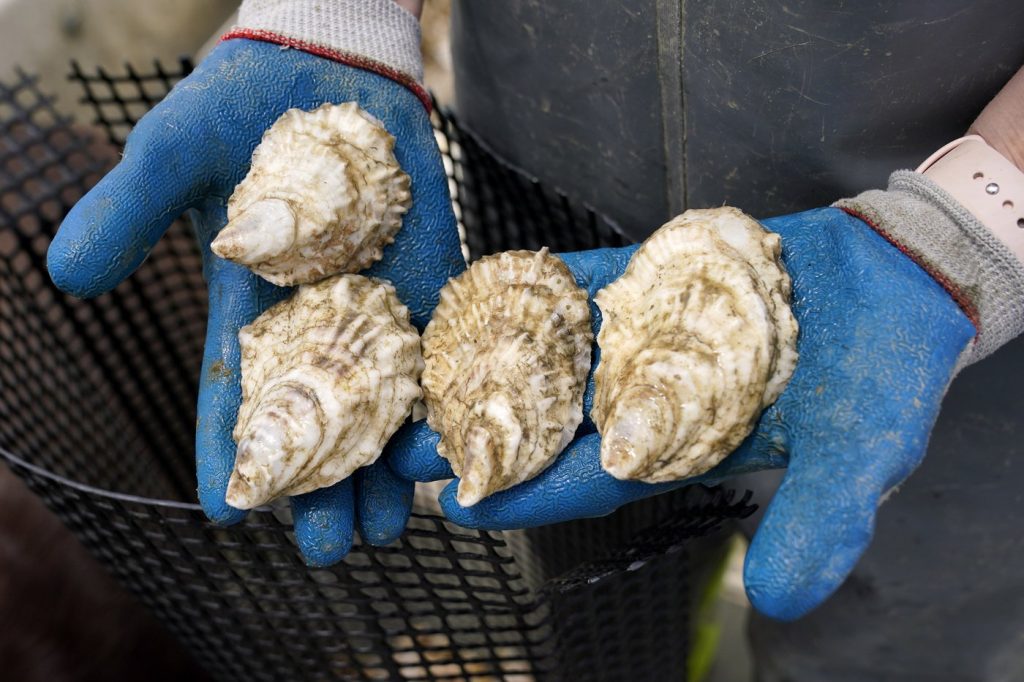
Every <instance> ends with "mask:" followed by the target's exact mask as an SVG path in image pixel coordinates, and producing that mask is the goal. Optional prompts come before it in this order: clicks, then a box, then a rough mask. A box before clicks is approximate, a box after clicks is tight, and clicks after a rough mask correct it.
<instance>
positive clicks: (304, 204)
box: [210, 102, 412, 286]
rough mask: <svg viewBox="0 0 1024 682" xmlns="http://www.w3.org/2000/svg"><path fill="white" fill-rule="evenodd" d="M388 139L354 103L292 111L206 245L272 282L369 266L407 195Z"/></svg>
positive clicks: (394, 228) (261, 149)
mask: <svg viewBox="0 0 1024 682" xmlns="http://www.w3.org/2000/svg"><path fill="white" fill-rule="evenodd" d="M394 146H395V138H393V137H392V136H391V135H390V134H389V133H388V131H387V130H385V129H384V126H383V125H382V124H381V123H380V121H378V120H377V119H375V118H374V117H373V116H371V115H370V114H368V113H366V112H365V111H363V110H362V109H360V108H359V106H358V105H357V104H356V103H355V102H346V103H344V104H324V105H323V106H321V107H319V108H318V109H314V110H313V111H302V110H301V109H289V110H288V111H286V112H285V113H284V114H283V115H282V116H281V117H280V118H279V119H277V121H276V122H275V123H274V125H272V126H271V127H270V128H269V129H268V130H267V132H266V133H264V135H263V140H262V141H261V142H260V143H259V145H258V146H257V147H256V150H255V151H254V152H253V155H252V166H251V167H250V169H249V174H248V175H246V176H245V178H244V179H243V180H242V182H240V183H239V184H238V186H237V187H235V191H234V193H233V194H232V195H231V198H230V199H229V200H228V224H227V225H226V226H225V227H224V229H222V230H221V231H220V234H218V235H217V238H216V239H214V240H213V243H212V244H211V245H210V248H212V249H213V252H214V253H215V254H217V255H218V256H220V257H221V258H226V259H227V260H230V261H234V262H236V263H240V264H242V265H245V266H246V267H248V268H249V269H250V270H252V271H253V272H255V273H256V274H258V275H259V276H260V277H263V278H264V279H266V280H268V281H270V282H272V283H274V284H277V285H279V286H291V285H294V284H306V283H309V282H315V281H316V280H318V279H323V278H324V277H329V276H330V275H334V274H337V273H341V272H349V273H351V272H358V271H359V270H362V269H364V268H366V267H368V266H369V265H370V264H372V263H373V262H374V261H377V260H380V258H381V255H382V249H383V247H384V246H385V245H386V244H390V243H391V242H392V241H394V238H395V234H396V233H397V232H398V230H399V229H400V228H401V227H402V216H403V214H404V213H405V212H406V211H407V210H408V209H409V205H410V204H411V202H412V195H411V193H410V191H409V176H408V175H406V174H405V173H404V172H402V169H401V168H400V167H399V165H398V161H397V160H396V159H395V155H394V153H393V150H394Z"/></svg>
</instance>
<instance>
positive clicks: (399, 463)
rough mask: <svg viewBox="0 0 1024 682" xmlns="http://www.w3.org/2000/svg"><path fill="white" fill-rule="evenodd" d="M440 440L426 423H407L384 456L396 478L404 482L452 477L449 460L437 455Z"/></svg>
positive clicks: (419, 481) (393, 438)
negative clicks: (402, 479)
mask: <svg viewBox="0 0 1024 682" xmlns="http://www.w3.org/2000/svg"><path fill="white" fill-rule="evenodd" d="M440 441H441V437H440V436H439V435H437V434H436V433H434V431H433V430H432V429H431V428H430V427H429V426H427V422H426V420H421V421H418V422H412V423H411V424H406V425H404V426H403V427H402V428H400V429H399V430H398V432H397V433H396V434H395V435H394V436H393V437H392V438H391V441H390V442H389V443H388V445H387V448H386V449H385V451H384V456H385V457H386V459H387V464H388V466H389V467H390V468H391V471H393V472H394V473H395V474H396V475H398V476H400V477H401V478H404V479H405V480H407V481H415V482H418V483H428V482H430V481H441V480H444V479H448V478H452V477H454V475H455V474H454V473H452V466H451V464H450V463H449V462H448V460H446V459H444V458H443V457H441V456H440V455H438V454H437V444H438V443H439V442H440Z"/></svg>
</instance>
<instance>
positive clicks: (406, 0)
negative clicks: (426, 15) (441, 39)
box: [395, 0, 423, 19]
mask: <svg viewBox="0 0 1024 682" xmlns="http://www.w3.org/2000/svg"><path fill="white" fill-rule="evenodd" d="M395 3H396V4H397V5H398V6H399V7H402V8H403V9H406V10H408V11H409V12H410V13H411V14H412V15H413V16H414V17H416V18H417V19H419V18H420V15H422V14H423V0H395Z"/></svg>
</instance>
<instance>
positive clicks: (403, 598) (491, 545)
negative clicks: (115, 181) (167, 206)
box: [0, 60, 752, 680]
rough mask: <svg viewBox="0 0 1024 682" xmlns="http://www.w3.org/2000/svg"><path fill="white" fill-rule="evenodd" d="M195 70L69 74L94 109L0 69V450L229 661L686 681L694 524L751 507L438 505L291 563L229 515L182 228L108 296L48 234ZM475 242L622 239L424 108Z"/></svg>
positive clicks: (231, 665) (275, 671)
mask: <svg viewBox="0 0 1024 682" xmlns="http://www.w3.org/2000/svg"><path fill="white" fill-rule="evenodd" d="M190 69H191V65H190V63H189V62H187V61H184V60H183V61H182V62H181V63H180V64H178V65H177V66H176V67H175V68H173V69H167V68H164V67H162V66H161V65H159V64H156V65H154V66H153V67H152V69H151V70H147V71H146V72H145V73H142V72H140V71H139V70H137V69H134V68H131V67H127V68H126V70H125V72H124V73H120V74H117V75H111V74H108V73H106V72H104V71H102V70H99V69H97V70H95V71H92V72H88V73H87V72H85V71H83V70H82V69H81V68H80V67H79V66H78V65H74V67H73V72H72V76H71V77H72V78H73V79H74V80H76V81H78V82H79V83H80V84H81V85H82V86H83V88H84V90H85V97H84V101H87V102H89V103H90V104H91V105H92V106H93V108H94V110H95V122H94V123H95V124H97V125H92V126H78V125H75V124H73V123H72V122H71V121H70V120H68V119H67V118H66V117H63V116H61V115H59V114H58V113H57V112H56V111H55V109H54V108H53V106H52V102H51V100H50V99H49V98H47V97H46V96H44V95H43V94H42V93H41V91H40V89H39V87H38V86H37V83H36V81H35V79H34V78H33V77H31V76H29V75H26V74H24V73H20V72H19V73H18V74H17V75H16V77H15V78H14V79H13V80H12V81H10V82H9V83H6V84H0V129H2V138H0V254H2V260H0V455H2V456H3V458H4V459H5V460H6V461H7V464H8V465H9V466H10V467H11V468H12V469H13V470H14V471H15V472H16V473H17V474H18V475H19V476H20V477H21V478H22V479H23V480H25V481H26V482H27V484H28V485H29V486H30V487H31V489H32V490H34V491H35V492H36V493H37V494H38V495H40V496H41V497H42V499H43V500H44V501H45V502H46V504H47V505H48V506H49V507H50V508H51V509H52V510H53V511H55V512H56V513H57V514H58V515H59V516H60V518H61V519H62V520H63V521H64V522H65V523H66V524H67V526H68V527H69V528H70V529H71V530H72V531H73V532H74V533H75V534H76V535H77V537H78V538H79V539H80V540H81V541H82V543H83V544H84V545H85V546H86V547H87V548H88V549H89V550H90V551H91V552H92V553H93V554H94V555H95V556H96V557H97V558H98V559H100V561H102V562H103V563H104V564H105V565H106V567H107V568H108V569H109V570H110V571H111V572H112V573H113V574H114V576H115V577H116V578H117V579H118V580H119V581H120V582H121V583H122V584H123V585H124V586H126V587H127V588H128V589H129V590H131V591H132V592H133V593H135V594H136V595H137V596H138V597H139V598H140V599H141V601H142V602H143V603H144V604H145V605H146V606H147V607H148V608H149V609H150V610H151V611H152V612H153V613H154V614H155V615H156V616H157V617H158V618H159V619H160V620H161V621H162V622H163V623H164V625H165V626H166V627H167V628H168V629H169V630H170V631H171V632H173V633H174V634H175V635H176V636H177V637H178V638H179V639H180V640H181V641H182V642H183V644H184V645H185V646H186V647H187V648H188V649H189V650H190V651H191V652H192V654H193V655H194V656H195V658H196V659H197V660H198V661H200V662H201V663H202V664H203V665H204V666H205V667H206V668H207V669H208V670H209V671H210V673H211V674H212V675H213V676H215V677H216V678H218V679H221V680H320V679H356V680H362V679H370V680H373V679H378V680H495V679H507V680H534V679H555V680H563V679H565V680H568V679H579V680H662V679H675V680H682V679H684V677H685V652H686V641H687V633H688V619H687V614H688V602H689V599H688V589H689V581H688V567H687V561H686V552H685V540H686V539H687V538H691V537H696V536H699V535H702V534H705V533H707V532H709V531H710V530H712V529H714V528H716V527H718V526H720V525H721V524H722V522H723V521H725V520H727V519H732V518H738V517H742V516H745V515H747V514H749V513H750V512H751V511H752V508H751V506H750V505H749V504H748V500H747V498H743V499H742V500H733V499H731V495H730V494H728V493H726V492H724V491H722V490H720V489H707V488H702V487H695V488H691V489H687V490H684V491H679V492H677V493H675V494H671V495H663V496H660V497H657V498H654V499H652V500H648V501H645V502H642V503H637V504H634V505H630V506H628V507H625V508H623V509H621V510H620V511H619V512H617V513H615V514H613V515H611V516H609V517H606V518H604V519H591V520H586V521H581V522H576V523H571V524H562V525H558V526H549V527H546V528H541V529H535V530H533V531H529V532H515V533H506V534H502V533H490V532H478V531H473V530H467V529H464V528H460V527H457V526H455V525H453V524H451V523H448V522H447V521H445V520H444V519H443V518H442V517H440V516H437V515H436V514H434V513H430V512H429V511H424V510H420V511H417V512H416V513H414V515H413V518H412V519H411V521H410V523H409V527H408V529H407V532H406V533H405V535H404V536H403V538H402V539H401V540H400V541H398V542H396V543H395V544H393V545H391V546H389V547H384V548H375V547H371V546H368V545H363V544H358V543H357V545H356V547H355V548H354V549H353V551H352V553H351V554H350V555H349V557H348V558H347V559H346V560H345V561H344V562H343V563H342V564H340V565H338V566H335V567H332V568H330V569H311V568H308V567H306V566H305V565H304V564H303V563H302V561H301V559H300V557H299V553H298V551H297V549H296V548H295V545H294V539H293V537H292V534H291V525H290V519H289V518H288V512H287V510H286V509H280V510H275V511H256V512H253V513H251V514H250V515H249V517H248V519H247V521H245V522H244V523H242V524H239V525H237V526H233V527H230V528H221V527H217V526H214V525H212V524H210V523H209V522H207V521H206V519H205V517H204V516H203V514H202V512H201V510H200V509H199V507H198V506H197V505H196V504H194V503H193V501H194V498H195V478H194V471H193V459H192V455H193V438H194V433H193V429H194V424H195V406H194V405H195V395H196V391H197V377H198V373H199V367H200V360H201V354H202V343H203V338H204V325H205V318H206V299H205V294H204V286H203V282H202V278H201V268H200V264H199V254H198V251H197V249H196V246H195V244H194V242H193V240H192V237H191V235H190V234H189V231H188V229H187V227H186V226H185V225H183V224H176V225H175V226H174V227H172V229H171V230H170V232H169V233H168V234H167V236H166V237H164V239H163V240H162V241H161V242H160V243H159V245H158V246H157V247H156V249H155V250H154V251H153V254H152V256H151V257H150V258H149V259H148V260H147V261H146V263H145V264H144V265H143V267H142V268H141V269H140V270H139V271H138V272H137V273H136V274H135V275H134V276H132V277H131V278H130V279H129V280H127V281H126V282H125V283H123V284H122V285H121V286H119V287H118V288H117V289H116V290H115V291H113V292H111V293H110V294H107V295H105V296H102V297H100V298H97V299H95V300H91V301H78V300H75V299H72V298H70V297H67V296H65V295H63V294H61V293H60V292H59V291H57V290H56V289H55V288H54V287H53V286H52V285H51V283H50V281H49V279H48V277H47V274H46V268H45V254H46V248H47V245H48V244H49V241H50V238H51V236H52V235H53V233H54V232H55V231H56V228H57V226H58V225H59V223H60V220H61V218H62V217H63V216H64V215H65V213H66V212H67V210H68V209H69V208H70V207H71V206H72V205H73V204H74V202H75V201H76V200H77V198H78V197H80V196H81V195H82V194H83V193H84V192H85V191H86V190H87V189H88V188H89V187H90V186H91V185H92V184H93V183H95V182H96V180H97V179H98V178H99V177H100V176H101V175H102V173H103V172H104V171H105V170H107V169H108V168H109V167H110V166H111V165H112V164H113V163H114V162H115V161H116V159H117V157H118V152H119V146H120V144H121V143H123V140H124V136H125V135H126V134H127V131H128V130H129V129H130V127H131V125H132V124H133V123H134V122H135V121H136V120H137V119H138V117H139V116H141V115H142V114H143V113H145V111H147V110H148V109H149V108H150V107H151V106H152V105H153V104H155V103H156V102H157V101H159V99H160V98H161V97H162V96H163V95H164V94H166V92H167V90H168V89H169V88H170V87H171V86H172V85H173V84H174V83H175V82H176V81H177V80H179V79H180V78H181V77H183V76H184V75H186V74H187V73H188V72H189V71H190ZM434 120H435V124H436V125H437V128H438V131H439V136H438V137H439V141H440V143H441V145H442V148H443V150H444V151H445V153H446V165H447V167H448V169H449V174H450V177H451V183H450V184H451V187H452V194H453V201H454V204H455V207H456V210H457V212H458V215H459V218H460V223H461V225H462V227H463V229H464V230H465V232H466V238H467V242H468V245H469V248H470V251H471V253H472V254H473V255H474V256H478V255H480V254H482V253H487V252H491V251H495V250H499V249H506V248H517V247H525V248H537V247H539V246H540V245H541V244H542V243H546V244H548V245H549V246H551V247H553V248H554V249H556V250H560V249H580V248H589V247H595V246H608V245H617V244H620V243H622V239H621V237H619V235H618V232H617V231H616V230H615V226H614V225H612V224H611V223H609V222H608V221H607V220H603V219H602V218H600V217H599V216H597V215H595V214H594V213H593V211H590V210H588V209H587V208H586V207H584V206H579V205H576V204H574V203H573V202H571V201H570V200H569V199H568V198H566V197H565V196H564V195H562V194H560V193H559V192H557V191H554V190H551V189H550V188H545V187H542V186H540V185H539V184H538V183H537V182H535V181H533V180H530V179H529V178H527V177H525V176H523V175H522V174H521V173H519V172H517V171H516V170H514V169H511V168H508V167H506V166H504V165H503V164H501V163H500V162H498V161H497V160H495V159H494V158H493V157H492V156H491V155H489V154H488V153H487V151H486V148H485V147H484V146H483V145H481V144H480V143H478V142H477V141H476V140H474V139H473V138H472V137H471V136H470V135H468V134H466V133H464V132H462V131H460V130H459V128H458V126H457V124H456V122H455V119H454V118H453V117H452V116H451V115H448V114H445V113H442V112H438V113H436V114H435V119H434Z"/></svg>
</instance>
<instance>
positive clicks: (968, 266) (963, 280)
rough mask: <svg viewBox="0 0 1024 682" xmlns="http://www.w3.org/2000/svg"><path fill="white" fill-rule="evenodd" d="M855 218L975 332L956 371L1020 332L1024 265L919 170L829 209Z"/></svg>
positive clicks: (1023, 318)
mask: <svg viewBox="0 0 1024 682" xmlns="http://www.w3.org/2000/svg"><path fill="white" fill-rule="evenodd" d="M834 205H835V206H836V207H838V208H841V209H843V210H845V211H848V212H849V213H852V214H854V215H856V216H857V217H858V218H860V219H862V220H864V221H865V222H866V223H868V224H869V225H870V226H871V227H873V228H874V229H875V230H876V231H877V232H878V233H879V234H881V235H882V236H883V237H885V238H886V239H888V240H889V241H890V242H892V243H893V244H894V245H895V246H896V247H897V248H898V249H900V251H902V252H903V253H905V254H906V255H907V256H909V257H910V258H911V259H913V260H914V261H915V262H916V263H917V264H918V265H920V266H921V267H922V268H924V270H925V271H927V272H928V274H930V275H931V276H932V277H933V278H935V280H936V281H937V282H939V284H941V285H942V286H943V288H945V289H946V291H948V292H949V293H950V295H951V296H952V297H953V298H954V299H955V300H956V302H957V303H959V304H960V307H961V308H963V310H964V312H965V313H966V314H967V316H968V317H969V318H970V320H971V322H973V323H974V326H975V327H976V328H977V330H978V336H977V337H976V338H975V340H974V343H973V344H972V345H971V346H969V347H968V348H967V350H966V351H965V352H964V356H963V357H961V358H960V366H961V367H963V366H966V365H969V364H971V363H974V362H977V361H978V360H981V359H982V358H984V357H986V356H988V355H990V354H991V353H993V352H994V351H995V350H997V349H998V348H999V347H1000V346H1002V345H1003V344H1005V343H1006V342H1008V341H1010V340H1011V339H1013V338H1014V337H1016V336H1017V335H1019V334H1020V333H1021V332H1022V331H1024V265H1021V263H1020V261H1018V260H1017V258H1016V257H1015V256H1014V255H1013V253H1011V252H1010V250H1009V249H1008V248H1007V247H1006V246H1005V245H1004V244H1003V243H1002V242H1001V241H999V239H997V238H996V237H995V235H993V234H992V233H991V232H989V230H988V229H986V228H985V226H984V225H982V224H981V223H980V222H978V220H977V219H976V218H975V217H974V216H973V215H972V214H971V213H970V212H968V211H967V209H965V208H964V207H963V206H961V205H960V204H959V203H957V202H956V201H955V200H954V199H953V198H952V197H951V196H949V194H948V193H947V192H946V191H945V190H943V189H942V188H940V187H939V186H938V185H936V184H935V183H934V182H932V181H931V180H929V179H928V178H926V177H925V176H924V175H921V174H920V173H914V172H911V171H896V172H895V173H893V174H892V175H891V176H889V189H888V190H886V191H882V190H871V191H868V192H864V193H863V194H860V195H858V196H856V197H854V198H852V199H843V200H841V201H838V202H836V203H835V204H834Z"/></svg>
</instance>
